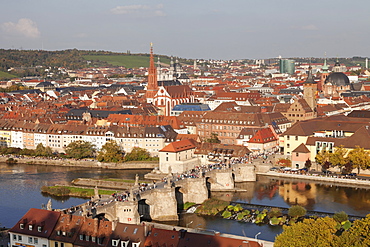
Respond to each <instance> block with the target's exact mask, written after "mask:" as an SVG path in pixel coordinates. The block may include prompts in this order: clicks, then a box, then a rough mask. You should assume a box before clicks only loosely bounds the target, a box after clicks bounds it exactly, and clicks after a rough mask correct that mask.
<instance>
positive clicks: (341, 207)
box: [0, 164, 370, 241]
mask: <svg viewBox="0 0 370 247" xmlns="http://www.w3.org/2000/svg"><path fill="white" fill-rule="evenodd" d="M147 172H148V170H146V171H145V170H125V171H123V170H119V171H118V170H95V169H94V170H91V169H84V168H70V167H54V166H37V165H14V166H8V165H6V164H0V224H1V226H5V227H12V226H13V225H14V224H15V223H16V222H17V221H18V220H19V219H20V218H21V217H22V216H23V215H24V214H25V213H26V212H27V210H28V209H29V208H41V205H42V204H46V203H47V202H48V200H49V199H50V197H48V196H44V195H42V194H41V192H40V188H41V187H42V186H43V185H54V184H67V183H69V182H70V181H72V180H73V179H75V178H79V177H85V178H108V177H109V178H129V179H134V177H135V174H139V176H140V178H142V177H143V175H144V174H145V173H147ZM238 186H239V187H242V188H244V189H246V190H247V191H246V192H238V193H212V197H216V198H219V199H223V200H228V201H232V202H239V203H243V204H244V205H247V204H256V205H266V206H271V207H274V206H275V207H286V208H289V207H290V206H291V205H295V204H299V205H302V206H304V207H305V208H306V209H307V210H312V211H322V212H329V213H335V212H339V211H345V212H346V213H347V214H349V215H356V216H365V215H366V214H368V213H370V189H366V188H349V187H338V186H331V185H329V184H320V183H314V182H312V181H297V180H287V179H273V178H270V177H267V176H258V181H257V182H248V183H242V184H238ZM51 199H52V204H53V208H67V207H70V206H73V205H77V204H80V203H83V202H85V201H86V200H85V199H81V198H51ZM180 225H182V226H185V225H188V226H189V227H193V228H200V229H211V230H215V231H220V232H223V233H231V234H236V235H246V236H248V237H254V236H255V235H256V234H258V233H259V232H261V234H260V235H259V236H258V238H261V239H265V240H270V241H273V240H274V237H275V236H276V235H277V234H279V233H280V232H281V231H282V229H281V227H276V226H267V225H264V226H257V225H254V224H250V223H240V222H236V221H232V220H225V219H221V218H215V217H199V216H196V215H194V214H185V215H183V216H182V219H181V220H180Z"/></svg>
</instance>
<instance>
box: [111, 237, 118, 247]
mask: <svg viewBox="0 0 370 247" xmlns="http://www.w3.org/2000/svg"><path fill="white" fill-rule="evenodd" d="M118 243H119V239H112V246H113V247H116V246H118Z"/></svg>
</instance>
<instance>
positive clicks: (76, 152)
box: [64, 141, 95, 159]
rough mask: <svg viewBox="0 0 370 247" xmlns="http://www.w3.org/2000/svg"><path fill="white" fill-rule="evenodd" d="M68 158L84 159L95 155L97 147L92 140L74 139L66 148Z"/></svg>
mask: <svg viewBox="0 0 370 247" xmlns="http://www.w3.org/2000/svg"><path fill="white" fill-rule="evenodd" d="M64 151H65V152H66V155H67V157H68V158H74V159H83V158H89V157H93V156H94V153H95V147H94V145H93V144H92V143H91V142H86V141H74V142H71V143H70V144H68V146H67V147H65V148H64Z"/></svg>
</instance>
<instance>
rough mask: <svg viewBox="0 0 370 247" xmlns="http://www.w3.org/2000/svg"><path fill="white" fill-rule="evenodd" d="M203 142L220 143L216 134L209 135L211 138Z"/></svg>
mask: <svg viewBox="0 0 370 247" xmlns="http://www.w3.org/2000/svg"><path fill="white" fill-rule="evenodd" d="M204 142H208V143H221V141H220V139H218V135H217V134H216V133H211V137H210V138H207V139H205V140H204Z"/></svg>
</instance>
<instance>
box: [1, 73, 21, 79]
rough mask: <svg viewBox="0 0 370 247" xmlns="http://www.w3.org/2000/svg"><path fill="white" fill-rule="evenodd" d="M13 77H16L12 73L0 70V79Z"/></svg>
mask: <svg viewBox="0 0 370 247" xmlns="http://www.w3.org/2000/svg"><path fill="white" fill-rule="evenodd" d="M14 77H17V76H15V75H12V74H9V73H6V72H3V71H0V79H1V80H3V79H11V78H14Z"/></svg>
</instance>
